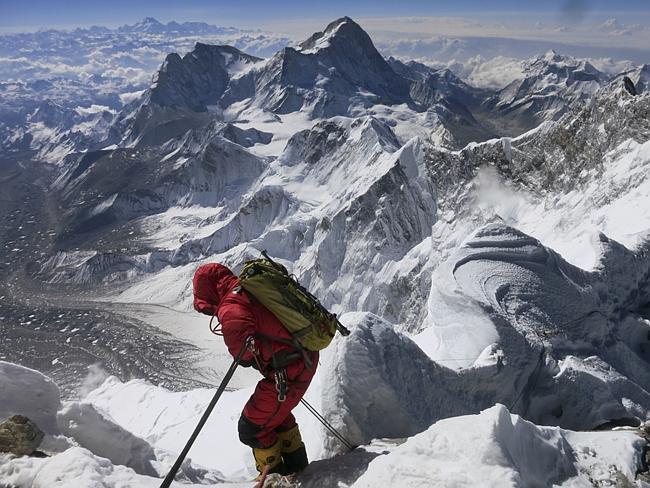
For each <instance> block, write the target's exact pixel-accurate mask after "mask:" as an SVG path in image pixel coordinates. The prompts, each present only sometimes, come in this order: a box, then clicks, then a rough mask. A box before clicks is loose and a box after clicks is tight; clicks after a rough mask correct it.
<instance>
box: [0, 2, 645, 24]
mask: <svg viewBox="0 0 650 488" xmlns="http://www.w3.org/2000/svg"><path fill="white" fill-rule="evenodd" d="M649 14H650V2H649V1H648V0H626V1H615V0H537V1H529V0H498V1H487V0H453V1H449V0H392V1H386V0H328V1H313V0H282V1H277V0H276V1H274V0H228V1H223V0H187V1H183V2H181V1H176V2H170V1H164V0H106V1H93V0H85V1H80V0H68V1H60V0H0V28H1V29H2V30H22V29H28V30H33V29H36V28H43V27H45V28H47V27H66V28H67V27H74V26H76V25H90V24H101V25H109V26H116V25H120V24H123V23H133V22H135V21H137V20H139V19H142V18H143V17H147V16H153V17H156V18H158V19H159V20H162V21H169V20H178V21H185V20H204V21H208V22H210V23H215V24H218V25H235V26H252V25H256V24H259V25H263V24H264V23H277V22H281V21H282V20H294V21H295V20H298V19H309V20H321V21H327V20H330V19H334V18H337V17H340V16H342V15H349V16H352V17H361V18H363V17H393V16H458V17H465V18H488V19H492V20H494V19H497V18H502V19H504V21H516V20H528V21H531V20H535V19H537V18H539V19H540V20H544V21H556V22H561V21H565V22H566V21H570V22H581V21H589V20H598V19H603V18H608V17H617V18H619V19H620V20H623V21H636V22H648V20H649V19H650V15H649Z"/></svg>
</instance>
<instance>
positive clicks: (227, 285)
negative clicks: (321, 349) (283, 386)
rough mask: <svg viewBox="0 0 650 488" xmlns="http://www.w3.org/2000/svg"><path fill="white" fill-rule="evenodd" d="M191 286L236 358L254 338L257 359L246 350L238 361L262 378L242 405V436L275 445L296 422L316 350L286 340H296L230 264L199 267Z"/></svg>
mask: <svg viewBox="0 0 650 488" xmlns="http://www.w3.org/2000/svg"><path fill="white" fill-rule="evenodd" d="M193 285H194V308H195V309H196V310H197V311H198V312H201V313H204V314H206V315H210V316H214V315H216V317H217V318H218V320H219V323H220V324H221V331H222V333H223V338H224V341H225V343H226V346H227V347H228V351H229V352H230V354H231V355H232V356H233V357H237V354H239V352H240V351H241V349H242V347H243V346H244V345H245V344H246V341H247V339H248V338H249V337H253V338H254V340H255V346H256V350H257V353H256V355H257V359H256V358H255V355H254V354H253V353H252V352H251V351H249V350H246V352H245V354H244V356H243V357H242V360H241V361H240V364H242V365H243V366H254V367H256V368H257V369H259V370H260V373H261V374H262V376H263V378H262V379H261V380H260V381H259V382H258V383H257V387H256V388H255V392H254V393H253V395H252V396H251V397H250V399H249V400H248V402H247V403H246V405H245V406H244V410H243V412H242V415H241V417H240V419H239V425H238V429H239V438H240V440H241V442H243V443H244V444H246V445H248V446H250V447H253V448H265V447H268V446H271V445H273V444H274V443H275V442H276V439H277V433H278V432H283V431H287V430H289V429H292V428H293V427H295V426H296V419H295V418H294V416H293V414H292V413H291V411H292V410H293V409H294V407H295V406H296V405H298V403H299V402H300V399H301V398H302V397H303V395H304V394H305V391H307V388H308V387H309V384H310V383H311V380H312V378H313V376H314V374H315V373H316V367H317V365H318V353H316V352H306V354H307V358H305V356H304V355H303V354H299V353H297V351H296V349H295V347H294V346H292V345H290V344H286V343H283V342H282V341H291V340H292V336H291V333H290V332H289V331H288V330H287V329H285V327H284V326H283V325H282V323H281V322H280V321H279V320H278V319H277V318H276V317H275V315H273V314H272V313H271V312H270V311H269V310H268V309H267V308H266V307H264V306H263V305H262V304H261V303H260V302H258V301H257V300H256V299H255V298H254V297H253V296H252V295H251V294H250V293H248V292H247V291H245V290H243V289H242V288H241V286H240V285H239V280H238V279H237V277H236V276H235V275H234V274H233V273H232V271H230V269H228V268H227V267H226V266H224V265H222V264H219V263H209V264H204V265H202V266H200V267H199V268H198V269H197V270H196V272H195V274H194V279H193ZM278 358H283V359H287V358H288V364H286V366H285V367H284V369H285V370H286V377H287V387H288V388H287V393H286V400H284V401H282V402H281V401H279V399H278V391H277V390H276V382H275V369H277V366H278V365H279V364H280V363H281V362H282V360H280V361H279V360H278ZM306 359H307V360H306ZM274 360H275V361H274ZM285 363H286V361H285ZM307 363H311V364H307ZM283 364H284V363H283ZM274 365H275V366H276V368H275V369H274Z"/></svg>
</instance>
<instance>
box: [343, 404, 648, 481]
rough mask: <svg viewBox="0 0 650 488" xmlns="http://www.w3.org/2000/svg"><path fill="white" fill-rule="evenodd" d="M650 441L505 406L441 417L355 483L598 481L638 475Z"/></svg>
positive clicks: (379, 460)
mask: <svg viewBox="0 0 650 488" xmlns="http://www.w3.org/2000/svg"><path fill="white" fill-rule="evenodd" d="M643 444H644V441H643V440H642V439H640V438H638V437H636V436H635V435H634V434H632V433H629V432H609V433H600V434H597V433H578V432H570V431H566V430H563V429H559V428H552V427H538V426H536V425H534V424H532V423H530V422H527V421H525V420H523V419H522V418H520V417H519V416H517V415H512V414H511V413H509V412H508V410H507V409H506V408H505V407H504V406H503V405H495V406H494V407H492V408H490V409H487V410H485V411H483V412H481V413H480V414H478V415H474V416H465V417H457V418H453V419H447V420H443V421H440V422H438V423H436V424H434V425H433V426H431V428H429V429H428V430H427V431H426V432H423V433H421V434H419V435H417V436H415V437H412V438H411V439H408V440H407V441H406V442H405V443H404V444H402V445H401V446H399V447H397V448H395V449H394V450H393V451H392V452H390V454H388V455H386V456H378V457H377V458H375V459H374V460H373V461H371V463H370V465H369V466H368V470H367V471H366V472H365V473H364V474H363V475H362V476H361V477H360V478H359V479H358V480H357V481H356V482H355V483H353V484H352V487H354V488H364V487H368V488H370V487H375V486H378V485H381V486H400V487H405V488H425V487H429V486H486V487H504V486H508V487H523V486H567V487H568V486H594V485H598V484H600V483H603V484H604V485H606V484H608V483H610V480H611V471H612V470H614V471H618V472H619V473H620V474H621V475H622V476H624V477H625V478H627V479H628V480H633V479H634V476H635V472H636V464H637V459H638V456H639V455H640V453H641V450H642V449H643Z"/></svg>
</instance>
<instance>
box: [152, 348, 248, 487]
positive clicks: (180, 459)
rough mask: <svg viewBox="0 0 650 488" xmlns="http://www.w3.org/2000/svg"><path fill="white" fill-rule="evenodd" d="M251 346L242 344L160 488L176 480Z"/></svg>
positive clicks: (168, 485)
mask: <svg viewBox="0 0 650 488" xmlns="http://www.w3.org/2000/svg"><path fill="white" fill-rule="evenodd" d="M248 346H249V343H248V341H247V342H246V343H245V344H244V345H243V346H242V348H241V350H240V351H239V354H237V358H236V359H235V360H234V361H233V362H232V364H231V365H230V368H228V371H227V372H226V375H225V376H224V377H223V380H222V381H221V384H220V385H219V388H217V392H216V393H215V394H214V397H212V400H211V401H210V404H209V405H208V408H206V409H205V412H204V413H203V416H202V417H201V420H199V423H198V424H197V426H196V428H195V429H194V432H192V435H191V436H190V438H189V439H188V441H187V443H186V444H185V447H184V448H183V450H182V451H181V453H180V454H179V455H178V458H177V459H176V462H175V463H174V465H173V466H172V467H171V469H170V470H169V473H167V476H166V477H165V479H164V480H163V482H162V483H161V484H160V488H169V487H170V486H171V484H172V482H173V481H174V477H175V476H176V473H178V470H179V469H180V468H181V464H183V461H184V460H185V457H186V456H187V453H188V452H190V449H191V448H192V444H194V441H195V440H196V438H197V437H198V435H199V433H200V432H201V429H203V426H204V425H205V423H206V422H207V421H208V417H209V416H210V414H211V413H212V410H214V407H215V405H216V404H217V401H218V400H219V398H220V397H221V395H222V394H223V392H224V390H225V389H226V386H228V383H229V382H230V379H231V378H232V375H233V374H235V370H236V369H237V366H238V365H239V360H240V359H241V358H242V357H243V356H244V353H245V352H246V348H247V347H248Z"/></svg>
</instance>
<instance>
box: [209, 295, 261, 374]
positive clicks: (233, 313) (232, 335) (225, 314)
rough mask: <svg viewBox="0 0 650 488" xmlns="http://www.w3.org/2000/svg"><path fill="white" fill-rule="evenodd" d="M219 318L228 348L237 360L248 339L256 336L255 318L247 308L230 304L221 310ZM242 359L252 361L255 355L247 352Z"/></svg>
mask: <svg viewBox="0 0 650 488" xmlns="http://www.w3.org/2000/svg"><path fill="white" fill-rule="evenodd" d="M218 318H219V323H220V324H221V332H222V333H223V340H224V342H225V343H226V347H228V351H229V352H230V354H231V355H232V357H234V358H236V357H237V354H239V351H240V350H241V348H242V347H243V346H244V344H245V343H246V339H248V338H249V337H251V336H253V335H255V329H256V321H255V316H254V315H253V314H252V313H251V311H250V310H249V309H248V308H247V307H245V306H243V305H240V304H238V303H229V304H227V305H225V306H223V307H222V308H221V309H220V310H219V314H218ZM242 359H243V360H245V361H250V360H252V359H253V354H252V353H251V352H250V351H248V350H247V351H246V352H245V353H244V356H243V357H242Z"/></svg>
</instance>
